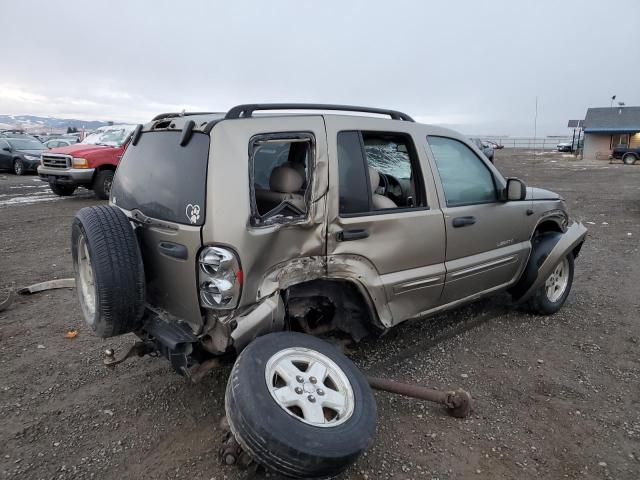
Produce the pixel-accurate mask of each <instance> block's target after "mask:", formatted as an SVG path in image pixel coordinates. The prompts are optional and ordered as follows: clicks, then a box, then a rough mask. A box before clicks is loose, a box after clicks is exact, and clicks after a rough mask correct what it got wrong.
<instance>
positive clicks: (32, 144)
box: [7, 138, 46, 150]
mask: <svg viewBox="0 0 640 480" xmlns="http://www.w3.org/2000/svg"><path fill="white" fill-rule="evenodd" d="M7 141H8V142H9V143H10V144H11V146H12V147H13V148H15V149H16V150H44V149H45V148H46V147H45V146H44V145H43V144H42V143H40V142H39V141H38V140H32V139H30V138H20V139H17V138H12V139H10V140H7Z"/></svg>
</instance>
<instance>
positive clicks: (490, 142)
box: [483, 140, 504, 150]
mask: <svg viewBox="0 0 640 480" xmlns="http://www.w3.org/2000/svg"><path fill="white" fill-rule="evenodd" d="M483 141H484V142H485V143H486V144H487V145H489V146H490V147H491V148H493V149H494V150H502V149H503V148H504V145H501V144H499V143H496V142H494V141H493V140H483Z"/></svg>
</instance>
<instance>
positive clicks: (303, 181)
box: [72, 104, 586, 477]
mask: <svg viewBox="0 0 640 480" xmlns="http://www.w3.org/2000/svg"><path fill="white" fill-rule="evenodd" d="M273 111H279V113H277V114H276V113H270V112H273ZM256 112H262V113H259V114H256ZM283 112H284V113H283ZM292 112H293V113H292ZM327 112H333V113H327ZM336 112H341V113H336ZM354 113H355V114H354ZM585 236H586V229H585V228H584V227H583V226H582V225H581V224H578V223H570V221H569V218H568V216H567V212H566V207H565V203H564V201H563V200H562V198H561V197H560V196H558V195H557V194H555V193H553V192H550V191H547V190H543V189H539V188H532V187H527V186H525V185H524V183H523V182H522V181H520V180H518V179H516V178H508V179H505V178H503V176H502V175H501V174H500V172H499V171H498V170H497V169H496V168H495V167H494V166H493V165H492V164H491V163H490V162H488V161H487V160H486V158H485V157H484V156H483V155H482V153H481V152H480V151H479V150H478V149H477V147H476V146H475V145H474V144H473V143H471V142H470V141H469V140H468V139H466V138H465V137H463V136H462V135H460V134H458V133H456V132H453V131H451V130H447V129H444V128H438V127H433V126H428V125H421V124H419V123H416V122H414V121H413V120H412V119H411V117H409V116H408V115H406V114H404V113H401V112H397V111H392V110H382V109H374V108H361V107H351V106H344V105H311V104H260V105H240V106H237V107H234V108H232V109H231V110H229V111H228V112H227V113H194V114H189V113H183V114H163V115H159V116H157V117H156V118H154V119H153V121H151V122H150V123H148V124H146V125H144V126H142V125H140V126H138V127H137V128H136V130H135V132H134V134H133V136H132V140H131V144H130V146H129V148H128V149H127V151H126V153H125V155H124V157H123V159H122V162H121V164H120V166H119V168H118V171H117V173H116V176H115V180H114V183H113V187H112V190H111V199H110V205H109V206H98V207H91V208H84V209H82V210H80V211H79V212H78V214H77V216H76V219H75V221H74V224H73V228H72V252H73V260H74V266H75V269H76V283H77V290H78V292H79V298H80V303H81V306H82V310H83V313H84V316H85V317H86V320H87V322H88V324H89V325H90V326H91V327H92V328H93V329H94V331H95V332H96V333H97V334H98V335H99V336H101V337H111V336H115V335H121V334H125V333H129V332H134V333H135V334H136V335H137V336H138V337H139V338H140V340H141V341H140V342H139V343H138V344H137V348H136V353H137V354H138V355H142V354H144V353H151V352H160V353H161V354H162V355H163V356H165V357H166V358H167V359H169V360H170V362H171V363H172V365H173V366H174V368H175V369H176V370H177V371H178V372H179V373H181V374H183V375H185V376H187V377H194V376H196V375H199V374H201V373H202V370H203V369H206V368H207V366H208V365H214V364H215V359H216V358H224V357H225V356H229V355H232V356H233V355H236V354H240V352H243V353H242V354H241V355H240V356H239V358H238V360H237V362H236V364H235V366H234V369H233V371H232V374H231V378H230V380H229V386H228V389H227V402H226V406H227V415H228V417H229V422H230V425H231V430H232V431H233V433H234V435H235V436H236V438H237V439H238V441H239V442H240V444H241V445H242V447H243V448H244V449H245V450H247V451H248V452H249V454H250V455H251V457H252V458H254V459H256V460H258V461H260V462H262V463H264V464H265V465H267V466H268V467H269V468H271V469H273V470H276V471H278V472H280V473H283V474H286V475H290V476H300V477H304V476H306V477H312V476H321V475H330V474H333V473H336V472H338V471H340V470H342V469H343V468H345V467H346V465H348V463H349V462H350V461H352V460H353V458H355V457H356V456H357V455H358V454H359V453H360V452H361V451H363V450H364V449H365V448H367V446H368V445H369V443H370V442H371V439H372V438H373V434H374V431H375V405H374V403H373V397H372V395H371V392H370V390H369V387H368V385H367V383H366V380H365V379H364V377H363V376H362V374H361V373H360V372H358V370H357V369H356V368H355V367H354V366H353V364H351V362H349V361H348V360H347V359H346V358H345V357H344V356H343V355H341V354H340V353H338V351H337V350H336V349H335V348H333V347H332V346H331V345H328V344H327V343H326V342H324V341H322V340H319V339H318V338H314V337H312V336H310V335H304V334H314V335H318V334H333V335H335V336H338V337H339V336H341V335H342V336H345V337H347V336H348V337H351V338H353V339H355V340H359V339H361V338H362V337H364V336H366V335H368V334H372V333H373V334H379V333H382V332H384V331H385V330H387V329H389V328H391V327H393V326H394V325H396V324H398V323H400V322H403V321H405V320H409V319H422V318H426V317H428V316H429V315H432V314H434V313H436V312H440V311H443V310H447V309H451V308H455V307H457V306H459V305H462V304H464V303H467V302H470V301H472V300H475V299H477V298H480V297H483V296H486V295H489V294H493V293H495V292H499V291H504V290H507V291H509V292H510V293H511V294H512V296H513V298H514V300H515V301H516V302H526V303H528V305H529V306H530V307H531V308H532V310H533V311H535V312H537V313H540V314H552V313H554V312H556V311H557V310H558V309H560V308H561V306H562V305H563V303H564V302H565V300H566V298H567V295H568V294H569V291H570V288H571V284H572V281H573V273H574V259H575V258H576V257H577V255H578V253H579V251H580V248H581V246H582V243H583V241H584V239H585ZM272 332H284V333H272ZM257 337H260V338H258V339H257ZM380 341H383V340H380ZM245 347H246V348H245ZM238 412H239V413H238ZM267 445H268V448H267ZM311 445H316V447H317V446H318V445H320V446H324V447H322V448H315V447H314V448H312V447H311ZM320 457H322V458H324V460H326V461H324V462H323V461H320V460H319V458H320Z"/></svg>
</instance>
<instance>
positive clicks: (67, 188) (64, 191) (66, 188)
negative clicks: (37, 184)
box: [49, 182, 76, 197]
mask: <svg viewBox="0 0 640 480" xmlns="http://www.w3.org/2000/svg"><path fill="white" fill-rule="evenodd" d="M49 188H50V189H51V191H52V192H53V193H55V194H56V195H59V196H61V197H68V196H70V195H73V192H75V191H76V187H75V186H73V185H58V184H57V183H54V182H49Z"/></svg>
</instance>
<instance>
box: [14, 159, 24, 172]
mask: <svg viewBox="0 0 640 480" xmlns="http://www.w3.org/2000/svg"><path fill="white" fill-rule="evenodd" d="M22 170H23V166H22V162H21V161H20V160H16V163H15V164H14V171H15V173H16V175H20V174H21V173H22Z"/></svg>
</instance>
